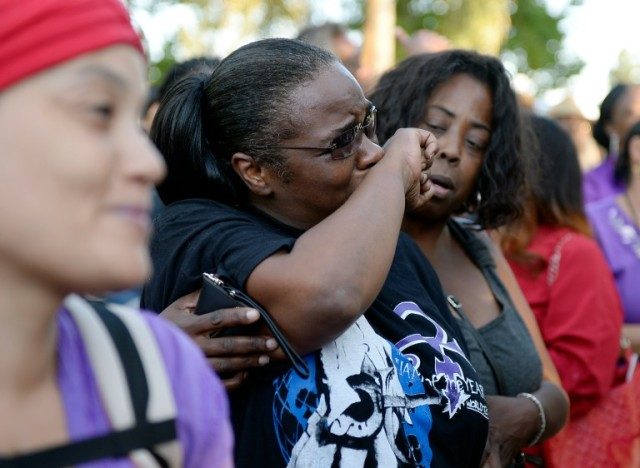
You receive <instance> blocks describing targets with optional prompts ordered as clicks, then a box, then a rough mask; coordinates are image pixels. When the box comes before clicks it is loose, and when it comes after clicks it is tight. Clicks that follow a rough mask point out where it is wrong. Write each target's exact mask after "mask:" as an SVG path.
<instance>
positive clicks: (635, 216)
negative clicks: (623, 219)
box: [624, 190, 640, 227]
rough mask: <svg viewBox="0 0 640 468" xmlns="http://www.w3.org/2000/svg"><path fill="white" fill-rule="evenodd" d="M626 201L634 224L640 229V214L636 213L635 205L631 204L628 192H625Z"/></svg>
mask: <svg viewBox="0 0 640 468" xmlns="http://www.w3.org/2000/svg"><path fill="white" fill-rule="evenodd" d="M624 199H625V201H626V202H627V205H628V206H629V211H631V217H632V218H633V222H634V223H635V225H636V226H637V227H640V218H638V212H637V211H636V207H635V206H633V203H632V202H631V197H630V196H629V191H628V190H627V191H626V192H624Z"/></svg>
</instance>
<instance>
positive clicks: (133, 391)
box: [87, 301, 149, 424]
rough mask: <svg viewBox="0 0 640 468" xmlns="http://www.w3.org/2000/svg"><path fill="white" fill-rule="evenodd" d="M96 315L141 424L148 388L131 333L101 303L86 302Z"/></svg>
mask: <svg viewBox="0 0 640 468" xmlns="http://www.w3.org/2000/svg"><path fill="white" fill-rule="evenodd" d="M87 302H89V304H91V306H92V307H93V308H94V310H95V311H96V312H97V313H98V317H100V320H102V323H104V325H105V327H106V328H107V330H108V331H109V334H110V335H111V338H112V339H113V343H114V344H115V345H116V350H117V351H118V355H119V356H120V362H121V363H122V367H123V369H124V373H125V376H126V378H127V383H128V384H129V395H131V403H132V404H133V412H134V414H135V417H136V423H137V424H141V423H142V422H143V421H145V420H146V414H147V403H148V401H149V386H148V385H147V378H146V375H145V372H144V366H143V365H142V361H141V360H140V354H139V353H138V350H137V348H136V344H135V343H134V342H133V338H132V337H131V333H129V330H127V327H126V325H125V324H124V323H122V320H120V318H119V317H118V316H117V315H115V314H114V313H112V312H110V311H109V310H108V309H107V307H106V306H105V304H104V302H101V301H87Z"/></svg>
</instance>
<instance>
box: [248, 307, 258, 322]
mask: <svg viewBox="0 0 640 468" xmlns="http://www.w3.org/2000/svg"><path fill="white" fill-rule="evenodd" d="M246 317H247V320H255V319H257V318H258V317H260V314H259V313H258V311H257V310H256V309H251V310H247V315H246Z"/></svg>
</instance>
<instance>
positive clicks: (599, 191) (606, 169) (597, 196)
mask: <svg viewBox="0 0 640 468" xmlns="http://www.w3.org/2000/svg"><path fill="white" fill-rule="evenodd" d="M616 159H617V157H616V156H613V155H609V156H607V159H605V160H604V162H603V163H602V164H600V165H599V166H597V167H595V168H593V169H591V170H590V171H589V172H587V173H586V174H584V176H583V177H582V193H583V196H584V204H585V205H586V204H588V203H591V202H594V201H598V200H601V199H603V198H606V197H610V196H611V195H616V194H618V193H621V192H622V191H623V190H624V186H623V185H622V184H620V183H618V182H617V181H616V179H615V177H614V172H615V168H616Z"/></svg>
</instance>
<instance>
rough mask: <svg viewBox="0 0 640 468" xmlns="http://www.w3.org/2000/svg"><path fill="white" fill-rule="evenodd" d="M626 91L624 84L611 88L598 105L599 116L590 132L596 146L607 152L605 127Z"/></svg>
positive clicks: (607, 144) (607, 143)
mask: <svg viewBox="0 0 640 468" xmlns="http://www.w3.org/2000/svg"><path fill="white" fill-rule="evenodd" d="M628 89H629V85H626V84H618V85H615V86H614V87H613V88H611V91H609V94H607V95H606V96H605V98H604V99H603V100H602V104H600V116H599V117H598V120H597V122H596V123H595V124H594V126H593V129H592V130H591V131H592V133H593V138H595V140H596V141H597V142H598V144H599V145H600V146H602V147H603V148H604V149H605V150H607V151H609V143H610V139H609V134H608V133H607V132H606V130H605V127H606V126H607V124H608V123H610V122H611V119H612V117H613V111H614V109H615V108H616V106H617V105H618V103H619V102H620V100H621V98H622V97H623V96H624V95H625V93H626V92H627V90H628Z"/></svg>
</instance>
